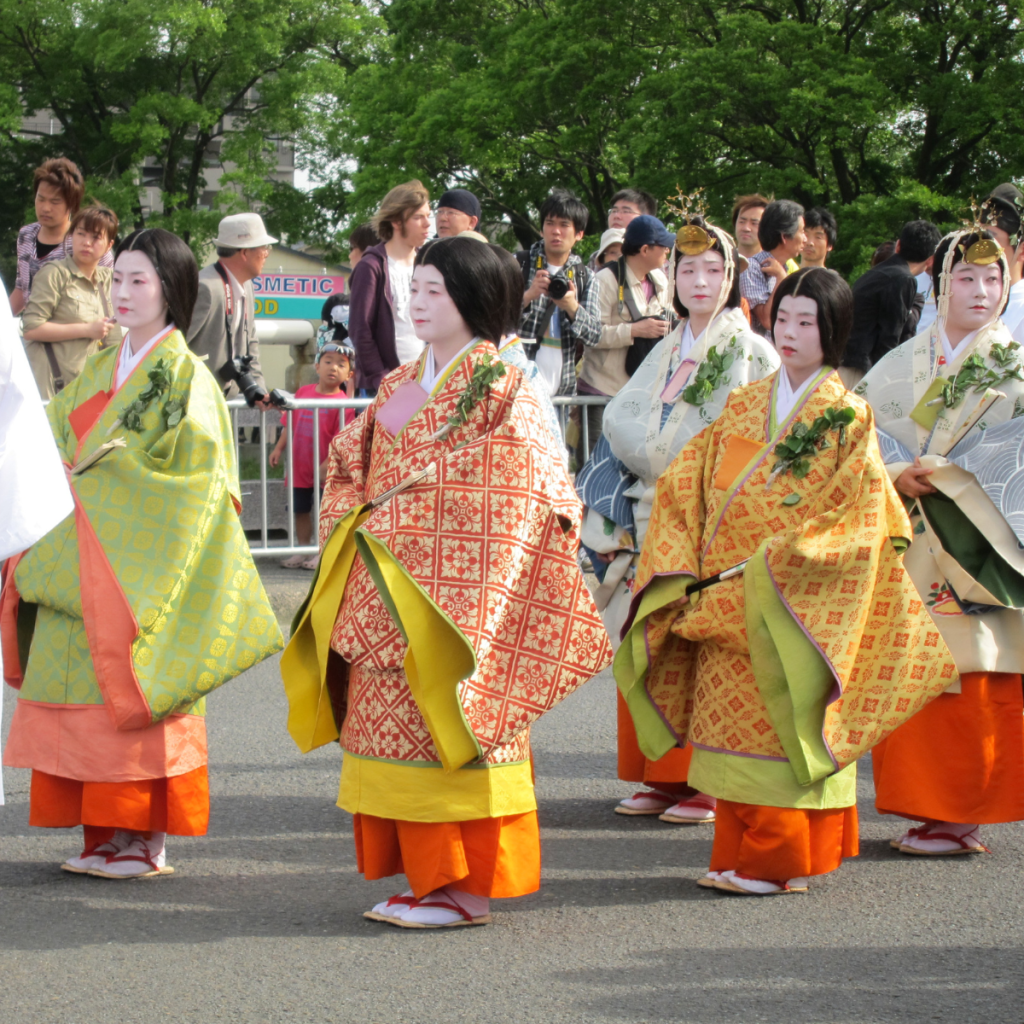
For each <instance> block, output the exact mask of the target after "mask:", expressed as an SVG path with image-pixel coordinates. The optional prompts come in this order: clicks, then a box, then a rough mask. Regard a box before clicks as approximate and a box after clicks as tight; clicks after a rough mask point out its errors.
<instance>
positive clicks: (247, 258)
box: [188, 213, 277, 410]
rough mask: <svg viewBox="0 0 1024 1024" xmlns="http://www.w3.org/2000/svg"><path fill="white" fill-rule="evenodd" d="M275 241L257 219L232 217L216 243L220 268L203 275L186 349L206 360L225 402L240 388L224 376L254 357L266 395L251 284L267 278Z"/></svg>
mask: <svg viewBox="0 0 1024 1024" xmlns="http://www.w3.org/2000/svg"><path fill="white" fill-rule="evenodd" d="M276 241H277V239H276V238H272V237H271V236H270V235H268V234H267V229H266V228H265V227H264V226H263V218H262V217H260V215H259V214H257V213H236V214H232V215H231V216H230V217H225V218H224V219H223V220H222V221H221V222H220V225H219V227H218V230H217V237H216V239H214V243H213V244H214V245H215V246H216V247H217V262H216V263H214V264H213V265H212V266H209V267H206V268H205V269H204V270H201V271H200V272H199V296H198V298H197V299H196V305H195V309H194V310H193V313H192V326H191V328H190V329H189V332H188V347H189V348H190V349H192V351H193V352H195V353H196V354H197V355H200V356H207V357H208V358H207V364H206V365H207V366H209V368H210V372H211V373H212V374H213V375H214V376H215V377H216V378H217V379H218V380H220V381H221V382H222V383H223V385H224V397H225V398H233V397H234V396H235V395H237V394H238V385H237V384H236V383H235V382H234V381H233V380H232V381H227V382H224V378H223V376H222V375H221V373H220V370H221V368H222V367H223V366H224V365H225V364H226V363H227V362H228V361H229V360H231V359H234V358H235V357H236V356H246V355H248V356H251V357H252V366H251V372H252V375H253V377H255V379H256V382H257V383H258V384H259V385H260V387H261V388H263V390H264V391H266V390H267V388H266V385H265V384H264V382H263V373H262V371H261V370H260V346H259V341H258V340H257V338H256V322H255V319H254V316H253V313H254V309H255V296H254V295H253V290H252V279H253V278H254V277H257V276H258V275H259V274H261V273H263V264H264V263H266V261H267V256H268V255H269V253H270V247H271V245H273V244H274V243H275V242H276ZM256 408H258V409H264V410H266V409H270V408H271V404H270V402H269V400H268V399H266V398H263V399H261V400H260V401H258V402H257V403H256Z"/></svg>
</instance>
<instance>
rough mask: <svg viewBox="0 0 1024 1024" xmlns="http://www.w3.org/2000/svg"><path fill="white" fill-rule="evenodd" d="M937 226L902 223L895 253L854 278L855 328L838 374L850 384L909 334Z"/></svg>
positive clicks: (919, 303) (918, 309)
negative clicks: (921, 279)
mask: <svg viewBox="0 0 1024 1024" xmlns="http://www.w3.org/2000/svg"><path fill="white" fill-rule="evenodd" d="M939 238H940V235H939V229H938V228H937V227H936V226H935V225H934V224H932V223H930V222H929V221H926V220H912V221H910V222H909V223H907V224H904V225H903V230H902V231H901V232H900V237H899V241H897V243H896V251H895V252H894V253H893V255H892V256H890V257H889V258H888V259H887V260H883V262H881V263H879V264H878V265H877V266H875V267H872V268H871V269H870V270H868V271H867V272H866V273H864V274H862V275H861V276H860V277H859V278H857V281H856V283H855V284H854V286H853V330H852V331H851V332H850V340H849V341H848V342H847V344H846V352H845V353H844V354H843V359H842V366H841V367H840V373H839V376H840V377H842V379H843V383H844V384H845V385H846V386H847V387H848V388H850V387H853V386H854V385H855V384H857V383H858V381H859V380H860V379H861V377H863V376H864V374H865V373H867V371H868V370H870V369H871V367H872V366H874V364H875V363H877V362H878V360H879V359H881V358H882V356H884V355H885V354H886V352H888V351H890V350H891V349H894V348H895V347H896V346H897V345H899V344H901V343H902V342H904V341H907V340H908V339H910V338H912V337H913V336H914V334H915V333H916V331H917V323H918V320H919V319H920V316H921V308H922V307H923V305H924V296H923V295H922V294H921V293H920V292H919V291H918V286H917V281H915V280H914V278H915V277H917V275H918V274H920V273H922V272H924V271H930V270H931V265H932V256H933V255H934V253H935V248H936V246H937V245H938V244H939Z"/></svg>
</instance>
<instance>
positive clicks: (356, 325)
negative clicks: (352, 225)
mask: <svg viewBox="0 0 1024 1024" xmlns="http://www.w3.org/2000/svg"><path fill="white" fill-rule="evenodd" d="M372 223H373V229H374V231H376V232H377V234H378V235H379V236H380V238H381V239H383V241H381V242H380V243H379V244H378V245H371V246H370V247H369V248H368V249H367V250H366V251H365V252H364V253H363V258H362V259H361V260H360V261H359V264H358V265H357V266H356V268H355V269H354V270H353V271H352V276H351V277H350V278H349V282H348V287H349V304H348V305H349V315H348V333H349V338H350V339H351V341H352V347H353V348H354V349H355V352H356V394H357V395H358V396H359V397H361V398H372V397H373V396H374V395H375V394H376V393H377V388H378V387H379V386H380V382H381V378H383V376H384V375H385V374H386V373H390V372H391V371H392V370H394V369H396V368H397V367H399V366H401V365H402V364H403V363H408V362H411V361H412V360H414V359H416V358H418V357H419V354H420V353H421V352H422V351H423V342H422V341H420V340H419V338H417V337H416V332H415V330H414V329H413V324H412V316H411V315H410V313H409V302H410V298H411V296H410V287H411V285H412V270H413V263H414V261H415V259H416V250H417V249H418V248H419V247H420V246H421V245H423V243H424V242H425V241H426V240H427V236H428V235H429V234H430V193H429V192H427V190H426V189H425V188H424V187H423V184H422V183H421V182H419V181H415V180H414V181H407V182H405V184H403V185H396V186H395V187H394V188H393V189H392V190H391V191H390V192H389V193H388V194H387V195H386V196H385V197H384V199H383V201H382V202H381V204H380V207H379V209H378V210H377V213H376V215H375V216H374V218H373V222H372Z"/></svg>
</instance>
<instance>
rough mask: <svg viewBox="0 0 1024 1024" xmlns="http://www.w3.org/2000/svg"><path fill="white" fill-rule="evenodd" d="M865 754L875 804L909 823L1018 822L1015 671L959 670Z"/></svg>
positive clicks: (1021, 715)
mask: <svg viewBox="0 0 1024 1024" xmlns="http://www.w3.org/2000/svg"><path fill="white" fill-rule="evenodd" d="M960 685H961V691H962V692H960V693H944V694H942V695H941V696H939V697H936V698H935V700H933V701H932V702H931V703H929V704H926V705H925V706H924V707H923V708H922V709H921V710H920V711H918V713H917V714H916V715H914V716H913V718H911V719H910V720H909V721H907V722H904V723H903V725H901V726H900V727H899V728H898V729H896V730H895V731H894V732H893V733H891V734H890V735H889V736H888V737H886V739H884V740H883V741H882V742H881V743H879V744H878V746H877V747H875V748H874V750H873V751H872V752H871V757H872V762H873V766H874V773H875V806H876V808H877V809H878V811H879V813H880V814H898V815H900V816H901V817H904V818H910V819H912V820H914V821H950V822H956V823H960V824H972V825H973V824H978V825H994V824H997V823H1000V822H1005V821H1021V820H1024V694H1022V692H1021V677H1020V676H1019V675H1017V674H1015V673H1007V672H967V673H965V674H964V675H963V676H961V679H960Z"/></svg>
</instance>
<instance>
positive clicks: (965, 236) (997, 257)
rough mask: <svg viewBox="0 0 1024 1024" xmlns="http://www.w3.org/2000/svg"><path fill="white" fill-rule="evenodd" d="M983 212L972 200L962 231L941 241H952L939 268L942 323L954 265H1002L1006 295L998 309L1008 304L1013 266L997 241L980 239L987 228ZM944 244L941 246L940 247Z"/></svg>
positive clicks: (939, 301)
mask: <svg viewBox="0 0 1024 1024" xmlns="http://www.w3.org/2000/svg"><path fill="white" fill-rule="evenodd" d="M982 212H983V211H982V209H979V207H978V204H977V203H976V202H975V201H974V200H973V199H972V200H971V217H970V219H969V220H964V221H963V225H964V226H963V228H961V229H960V230H959V231H951V232H950V233H949V234H948V235H946V237H945V238H943V239H942V241H943V242H944V241H946V240H947V239H948V240H949V246H948V248H947V249H946V252H945V254H944V256H943V258H942V266H941V267H940V268H939V294H938V295H936V296H935V304H936V306H937V307H938V316H939V319H940V320H945V319H946V317H947V316H948V314H949V289H950V285H951V283H952V280H953V267H954V265H955V262H963V263H973V264H974V265H975V266H980V267H987V266H990V265H991V264H993V263H1000V264H1001V265H1002V268H1003V296H1002V299H1001V300H1000V302H999V307H998V308H999V309H1000V310H1002V308H1003V306H1004V305H1006V299H1007V296H1008V295H1009V294H1010V267H1009V264H1008V263H1007V262H1006V253H1004V252H1003V247H1002V246H1001V245H1000V244H999V243H998V242H997V241H996V240H995V239H994V238H978V237H977V236H978V235H980V234H981V233H982V232H984V231H987V230H988V228H987V227H986V226H985V224H983V223H982V220H981V215H982ZM972 237H974V238H975V239H976V240H975V241H974V242H971V244H970V245H968V244H967V243H968V240H969V239H970V238H972ZM941 244H942V242H940V243H939V245H941ZM957 253H959V254H960V260H959V261H956V254H957Z"/></svg>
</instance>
